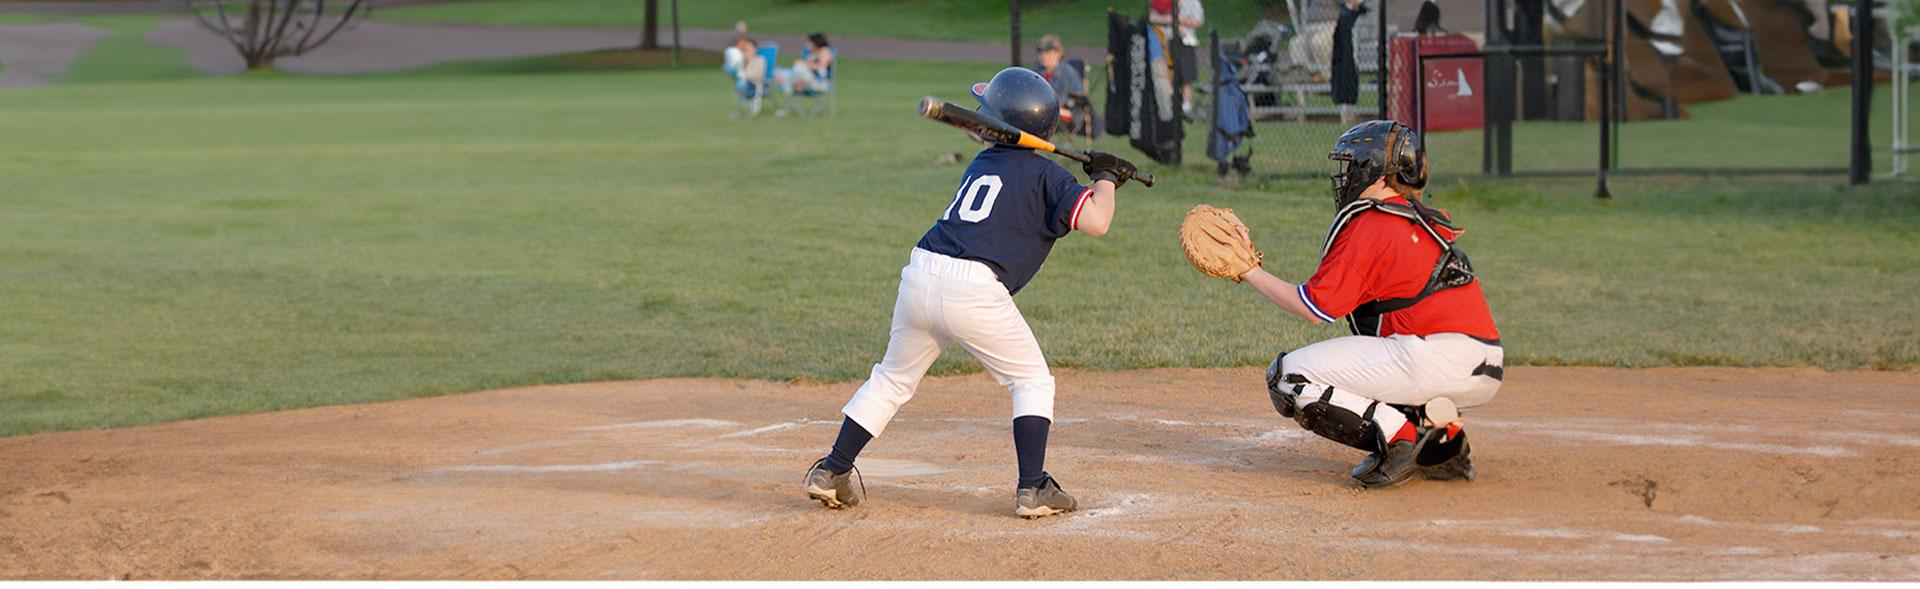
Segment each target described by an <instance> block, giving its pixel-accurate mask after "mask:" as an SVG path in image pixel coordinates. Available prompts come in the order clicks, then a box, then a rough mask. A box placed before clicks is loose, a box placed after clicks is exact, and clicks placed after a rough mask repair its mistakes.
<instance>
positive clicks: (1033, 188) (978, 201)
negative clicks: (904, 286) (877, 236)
mask: <svg viewBox="0 0 1920 589" xmlns="http://www.w3.org/2000/svg"><path fill="white" fill-rule="evenodd" d="M1092 194H1093V191H1092V190H1089V189H1088V188H1087V187H1086V186H1082V185H1081V184H1080V181H1079V180H1078V179H1075V178H1074V177H1073V173H1072V172H1068V171H1067V169H1066V168H1062V167H1060V164H1057V163H1054V162H1053V160H1050V159H1047V157H1046V156H1044V155H1040V154H1039V153H1036V152H1034V151H1033V150H1030V149H1026V148H1021V147H1008V146H1004V145H995V146H993V147H989V148H987V149H985V150H982V151H981V152H980V153H979V155H975V156H973V163H972V164H969V165H968V166H967V173H966V176H964V177H962V178H961V180H960V187H959V188H958V189H956V190H955V192H954V195H953V202H952V203H949V204H948V205H947V208H946V210H944V211H942V212H941V213H940V220H939V221H937V222H935V223H934V224H933V228H932V229H928V230H927V234H926V236H924V237H921V238H920V244H919V248H920V249H923V250H927V251H930V252H933V253H936V254H943V255H947V256H952V257H955V258H960V259H963V260H973V261H976V262H980V263H982V264H986V265H987V267H989V268H992V269H993V274H994V275H995V276H998V277H999V278H1000V284H1003V285H1006V287H1007V292H1008V293H1017V292H1020V288H1021V287H1024V286H1026V285H1027V281H1029V280H1032V279H1033V275H1034V274H1035V273H1037V272H1039V271H1040V264H1041V263H1043V262H1046V261H1047V253H1048V252H1051V251H1053V240H1056V239H1060V238H1061V237H1065V236H1066V235H1067V232H1070V231H1073V230H1074V228H1075V227H1076V225H1078V222H1079V220H1080V208H1081V207H1082V206H1084V205H1085V204H1086V200H1087V197H1089V196H1091V195H1092Z"/></svg>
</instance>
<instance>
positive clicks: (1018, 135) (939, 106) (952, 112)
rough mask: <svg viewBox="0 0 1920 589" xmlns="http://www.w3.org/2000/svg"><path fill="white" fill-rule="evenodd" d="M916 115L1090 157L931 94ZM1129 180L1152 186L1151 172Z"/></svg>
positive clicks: (992, 137)
mask: <svg viewBox="0 0 1920 589" xmlns="http://www.w3.org/2000/svg"><path fill="white" fill-rule="evenodd" d="M920 116H923V117H927V118H929V119H933V120H936V121H940V122H942V123H946V124H949V125H953V126H955V127H959V128H961V129H966V130H968V131H972V132H973V133H974V134H975V135H979V136H980V137H981V138H984V139H986V140H988V141H992V142H994V143H1005V144H1008V145H1018V146H1020V147H1025V148H1028V149H1037V150H1040V151H1046V152H1052V153H1057V154H1060V155H1062V156H1066V158H1067V159H1070V160H1073V161H1076V162H1080V163H1083V164H1084V163H1086V162H1087V161H1088V160H1091V159H1093V158H1092V157H1091V156H1088V155H1087V153H1086V152H1084V151H1080V150H1076V149H1061V148H1059V147H1055V146H1054V145H1053V142H1051V141H1047V140H1045V139H1041V138H1039V137H1036V136H1034V134H1032V133H1028V132H1026V131H1021V130H1019V129H1016V128H1014V127H1013V125H1009V124H1006V123H1005V122H1002V121H999V120H996V119H994V118H993V117H989V116H987V115H983V114H980V113H978V112H974V111H973V110H972V109H968V108H964V107H959V106H954V105H952V104H948V103H947V101H945V100H941V99H938V98H934V97H932V96H928V97H926V98H922V99H920ZM1133 179H1134V180H1137V181H1139V182H1140V184H1141V185H1143V186H1147V187H1152V186H1153V174H1142V173H1135V174H1133Z"/></svg>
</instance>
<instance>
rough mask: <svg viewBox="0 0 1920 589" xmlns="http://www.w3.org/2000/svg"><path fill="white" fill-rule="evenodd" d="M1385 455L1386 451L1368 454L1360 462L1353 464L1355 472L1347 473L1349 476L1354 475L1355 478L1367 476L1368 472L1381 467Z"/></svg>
mask: <svg viewBox="0 0 1920 589" xmlns="http://www.w3.org/2000/svg"><path fill="white" fill-rule="evenodd" d="M1385 456H1386V453H1385V452H1374V453H1372V454H1368V455H1367V457H1366V458H1362V459H1360V463H1359V464H1355V465H1353V472H1350V473H1347V474H1348V476H1352V477H1353V479H1354V480H1360V477H1364V476H1367V473H1370V472H1373V471H1374V469H1377V468H1380V459H1381V458H1382V457H1385Z"/></svg>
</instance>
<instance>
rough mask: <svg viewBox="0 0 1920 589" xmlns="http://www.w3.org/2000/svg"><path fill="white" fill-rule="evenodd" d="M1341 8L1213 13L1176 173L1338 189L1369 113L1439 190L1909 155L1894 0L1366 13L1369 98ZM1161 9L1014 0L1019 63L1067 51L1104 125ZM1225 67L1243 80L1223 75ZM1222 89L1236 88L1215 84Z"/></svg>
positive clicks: (1144, 2) (1273, 3) (1222, 2)
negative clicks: (1418, 149) (1243, 121)
mask: <svg viewBox="0 0 1920 589" xmlns="http://www.w3.org/2000/svg"><path fill="white" fill-rule="evenodd" d="M1909 1H1911V0H1896V3H1897V2H1909ZM1342 3H1344V0H1211V1H1208V0H1202V1H1201V2H1199V3H1198V4H1199V6H1200V8H1201V10H1200V11H1199V13H1200V14H1199V16H1200V21H1201V23H1200V24H1199V26H1198V27H1197V28H1196V29H1195V30H1194V32H1193V35H1192V37H1193V39H1192V41H1193V45H1192V46H1191V51H1192V52H1193V54H1194V58H1195V59H1194V62H1195V66H1194V67H1193V70H1194V71H1193V72H1192V75H1191V77H1188V78H1186V79H1184V80H1182V81H1184V82H1188V83H1190V85H1191V90H1190V91H1183V92H1178V93H1177V94H1178V96H1177V97H1176V100H1178V101H1179V102H1180V103H1182V104H1183V105H1184V106H1188V107H1190V108H1191V112H1190V113H1189V114H1186V115H1185V116H1184V117H1183V122H1182V123H1181V129H1182V130H1183V132H1184V137H1183V140H1182V149H1181V152H1180V157H1179V161H1180V163H1179V165H1181V166H1188V167H1196V168H1204V169H1210V170H1212V171H1214V172H1215V173H1220V174H1224V175H1226V176H1236V175H1241V174H1245V175H1249V176H1257V177H1280V178H1319V177H1324V176H1325V175H1326V174H1327V173H1328V172H1329V171H1330V170H1331V165H1330V164H1329V163H1328V162H1327V161H1326V159H1325V156H1326V152H1327V150H1328V148H1329V147H1330V146H1331V145H1332V142H1333V139H1334V138H1335V137H1336V136H1338V134H1339V133H1340V132H1341V131H1343V130H1344V129H1346V128H1347V127H1348V126H1350V124H1351V123H1354V122H1358V121H1359V120H1368V119H1374V118H1393V119H1395V120H1400V121H1402V122H1406V123H1407V124H1409V125H1411V126H1415V127H1417V128H1421V129H1424V130H1426V131H1427V133H1426V137H1427V140H1428V145H1429V158H1430V165H1431V169H1432V171H1433V175H1434V176H1435V177H1436V178H1437V179H1440V180H1442V181H1444V180H1445V179H1446V178H1449V177H1463V176H1471V175H1492V176H1508V175H1513V176H1529V175H1545V176H1588V177H1593V178H1594V179H1595V181H1596V182H1595V184H1596V193H1598V194H1603V195H1604V194H1605V193H1606V192H1607V188H1606V184H1605V181H1606V178H1607V177H1609V176H1618V175H1741V174H1791V175H1803V176H1815V177H1831V178H1834V179H1835V180H1836V181H1841V180H1844V179H1847V178H1852V179H1853V180H1854V181H1855V182H1857V183H1858V182H1864V181H1865V180H1864V177H1863V176H1862V174H1863V172H1870V171H1871V170H1881V171H1882V174H1880V175H1881V176H1889V175H1899V174H1901V173H1902V172H1904V170H1906V169H1907V168H1908V166H1907V162H1908V160H1909V159H1910V158H1911V157H1913V153H1912V152H1913V151H1914V148H1913V146H1912V144H1911V136H1912V129H1913V127H1914V126H1915V125H1914V122H1913V121H1912V119H1911V117H1909V116H1907V115H1906V113H1907V112H1909V111H1910V110H1911V106H1912V104H1913V102H1915V96H1914V93H1913V92H1912V91H1911V90H1912V85H1913V80H1914V78H1915V77H1920V76H1915V75H1912V74H1914V73H1915V72H1913V71H1912V70H1913V68H1914V66H1913V62H1914V60H1913V59H1912V58H1913V57H1914V55H1913V52H1914V51H1915V50H1916V47H1915V46H1914V39H1915V38H1916V37H1920V34H1917V33H1920V30H1915V29H1914V27H1913V25H1910V24H1905V23H1907V22H1908V21H1906V20H1902V19H1903V18H1904V17H1903V13H1902V12H1901V10H1903V8H1904V7H1903V6H1901V5H1898V4H1886V3H1884V2H1882V3H1881V4H1879V5H1876V6H1874V7H1873V8H1875V9H1876V10H1877V12H1878V13H1879V14H1881V15H1882V16H1883V18H1878V19H1875V18H1872V16H1871V15H1869V14H1864V11H1865V8H1866V6H1865V5H1855V4H1854V3H1852V2H1849V1H1848V0H1663V1H1658V2H1626V1H1623V0H1586V1H1582V0H1366V2H1365V3H1364V6H1365V12H1364V13H1363V14H1361V16H1360V17H1359V18H1357V19H1355V22H1354V23H1353V25H1352V28H1351V30H1350V31H1348V32H1350V34H1351V39H1352V43H1351V45H1350V46H1348V47H1350V49H1349V50H1351V51H1352V52H1353V54H1354V59H1353V60H1352V61H1351V62H1350V63H1351V65H1352V66H1353V67H1352V68H1351V70H1350V71H1352V72H1353V73H1354V74H1355V75H1354V78H1356V81H1357V84H1354V85H1355V86H1357V90H1358V91H1357V92H1353V93H1352V94H1351V95H1350V96H1339V95H1338V94H1339V93H1338V92H1337V91H1336V89H1335V88H1334V87H1333V86H1334V82H1336V81H1337V80H1336V78H1338V77H1341V76H1340V75H1339V73H1338V72H1336V71H1335V70H1336V67H1337V66H1336V63H1335V62H1336V60H1335V59H1334V58H1333V54H1334V53H1335V51H1334V50H1335V47H1334V46H1335V37H1336V35H1340V34H1342V32H1341V31H1339V29H1340V28H1342V25H1343V24H1344V23H1341V22H1340V18H1339V15H1340V12H1341V4H1342ZM1153 4H1154V3H1153V2H1151V1H1150V0H1115V1H1112V2H1108V3H1106V4H1105V5H1104V6H1100V5H1096V4H1090V3H1086V2H1067V1H1055V2H1037V1H1035V0H1027V1H1026V2H1021V1H1018V0H1014V1H1012V2H1010V5H1011V14H1010V16H1011V18H1012V21H1013V22H1014V26H1013V27H1012V28H1011V32H1012V37H1013V38H1012V49H1013V51H1012V53H1013V54H1014V56H1016V57H1017V60H1018V61H1019V62H1020V63H1022V64H1024V65H1034V64H1035V63H1036V62H1037V59H1038V55H1037V52H1036V42H1037V41H1038V40H1039V39H1040V38H1041V37H1043V36H1048V35H1052V36H1057V37H1058V38H1060V39H1061V40H1062V41H1063V42H1064V43H1065V44H1066V46H1067V56H1068V58H1069V59H1072V60H1076V61H1077V62H1079V63H1084V64H1085V69H1084V73H1085V74H1086V78H1087V87H1088V92H1087V96H1086V100H1087V102H1088V103H1090V108H1087V109H1086V110H1085V111H1084V112H1085V113H1086V114H1087V115H1091V116H1095V117H1099V116H1101V115H1103V114H1104V113H1103V112H1102V111H1103V107H1104V105H1106V104H1108V103H1109V101H1110V100H1111V99H1112V96H1110V94H1111V93H1112V92H1111V90H1112V87H1110V85H1109V84H1108V81H1109V80H1111V79H1113V77H1114V74H1113V72H1110V71H1109V67H1108V58H1107V57H1108V45H1109V38H1108V37H1109V32H1110V29H1111V25H1110V17H1109V16H1108V14H1109V13H1111V14H1113V15H1116V16H1118V17H1119V20H1122V21H1126V22H1131V23H1135V24H1147V25H1148V26H1154V22H1153V21H1154V19H1152V18H1151V15H1152V13H1153V12H1154V11H1153V10H1152V8H1154V6H1152V5H1153ZM1193 4H1194V2H1192V1H1191V0H1188V1H1186V2H1182V1H1179V0H1175V1H1173V2H1169V3H1163V4H1162V6H1161V8H1165V9H1169V10H1170V11H1171V16H1172V17H1173V18H1175V19H1178V18H1181V17H1182V16H1186V17H1192V16H1193V15H1192V14H1182V12H1183V9H1187V8H1189V7H1191V6H1192V5H1193ZM1729 9H1731V10H1729ZM1434 12H1437V13H1438V18H1437V19H1435V18H1433V17H1434V16H1435V15H1434V14H1433V13H1434ZM1729 14H1733V15H1737V16H1738V18H1737V19H1736V18H1733V17H1729V16H1727V15H1729ZM1863 17H1865V18H1863ZM1741 19H1744V20H1741ZM1143 21H1146V22H1145V23H1143ZM1728 21H1732V22H1728ZM1160 29H1161V30H1168V31H1169V33H1168V34H1167V35H1166V36H1167V37H1170V39H1167V40H1166V42H1167V43H1168V45H1169V46H1168V48H1167V52H1168V53H1172V52H1177V51H1183V49H1178V48H1175V47H1173V46H1172V45H1173V44H1174V43H1182V42H1184V41H1186V39H1184V38H1183V37H1185V35H1181V34H1179V33H1177V32H1171V29H1168V28H1165V27H1161V28H1160ZM1796 31H1797V32H1798V34H1797V35H1796V34H1795V33H1796ZM1861 31H1868V32H1867V33H1864V34H1863V33H1861ZM1418 33H1425V34H1424V35H1421V34H1418ZM1216 43H1217V45H1216ZM1842 46H1844V47H1842ZM1853 55H1869V56H1870V58H1868V59H1866V60H1855V59H1853V58H1852V56H1853ZM1221 60H1225V61H1221ZM1216 62H1219V63H1216ZM1222 65H1225V66H1227V68H1228V69H1231V70H1234V71H1233V75H1232V76H1216V75H1215V74H1216V73H1219V70H1220V69H1221V68H1219V67H1218V66H1222ZM1856 72H1858V73H1856ZM1123 74H1124V72H1123ZM1223 78H1224V79H1226V80H1232V81H1233V82H1235V83H1237V86H1238V92H1233V91H1232V89H1226V92H1224V93H1223V88H1222V87H1221V81H1222V79H1223ZM1855 81H1861V82H1862V83H1859V84H1855V83H1854V82H1855ZM1182 85H1183V86H1186V85H1188V84H1182ZM1229 85H1232V84H1229ZM1120 87H1121V88H1123V89H1125V86H1124V85H1122V86H1120ZM1223 94H1224V95H1228V96H1230V100H1236V101H1244V102H1245V103H1246V105H1247V108H1246V112H1247V114H1248V115H1249V120H1250V123H1251V124H1250V127H1251V131H1252V133H1251V136H1248V137H1244V138H1243V139H1242V141H1241V142H1240V144H1239V145H1237V146H1236V147H1235V149H1234V150H1232V154H1231V156H1229V157H1226V158H1224V159H1226V160H1227V161H1225V162H1220V161H1216V159H1215V158H1212V157H1209V149H1208V147H1209V141H1208V137H1209V134H1210V133H1211V132H1212V131H1213V129H1214V127H1215V121H1214V113H1215V112H1216V111H1215V106H1216V100H1218V99H1219V97H1220V96H1222V95H1223ZM1343 103H1345V104H1343ZM1856 113H1858V114H1856ZM1081 131H1082V132H1081V133H1080V134H1078V135H1075V136H1072V137H1067V138H1064V140H1063V142H1065V143H1069V144H1077V145H1081V146H1093V147H1097V148H1100V149H1106V150H1115V151H1121V152H1131V153H1133V154H1134V155H1135V156H1136V157H1139V156H1141V155H1142V154H1141V152H1140V151H1139V150H1134V149H1131V148H1130V147H1129V143H1130V141H1129V137H1128V136H1126V134H1125V131H1126V130H1120V131H1121V134H1115V133H1114V132H1113V130H1111V129H1099V130H1098V131H1099V132H1098V133H1093V134H1089V133H1090V132H1092V131H1095V129H1088V128H1084V127H1083V128H1082V129H1081ZM1215 155H1218V154H1217V153H1216V154H1215ZM1156 165H1160V166H1165V165H1169V164H1166V163H1160V164H1156Z"/></svg>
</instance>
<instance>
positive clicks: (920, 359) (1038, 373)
mask: <svg viewBox="0 0 1920 589" xmlns="http://www.w3.org/2000/svg"><path fill="white" fill-rule="evenodd" d="M892 334H893V336H892V339H890V340H888V342H887V355H886V357H885V358H882V359H881V360H880V363H879V364H875V365H873V373H872V374H871V375H870V376H868V377H867V382H866V383H865V384H862V385H860V390H859V391H858V392H855V393H854V394H853V400H850V401H847V405H846V407H843V408H841V410H840V411H841V412H842V413H845V414H846V416H847V417H848V418H851V419H853V421H854V422H855V423H858V424H860V427H862V428H865V429H866V430H867V432H868V433H871V434H873V435H874V436H876V437H878V436H879V435H880V433H881V432H882V431H885V430H886V428H887V422H889V421H892V420H893V415H894V413H896V412H898V411H899V410H900V406H901V405H904V404H906V402H907V400H909V399H912V398H913V391H914V389H915V388H917V387H919V385H920V377H922V376H925V375H926V373H927V368H928V367H931V366H932V365H933V361H934V360H935V359H937V358H939V357H940V352H941V351H942V350H945V349H946V348H947V346H949V345H951V344H955V343H957V344H960V346H961V347H963V348H966V350H967V352H968V353H970V354H972V355H973V357H974V359H975V360H978V361H980V365H981V366H983V367H985V368H986V369H987V373H988V374H990V375H993V379H994V380H995V381H998V382H999V383H1000V384H1001V385H1002V386H1005V387H1007V389H1008V390H1009V391H1011V392H1012V393H1013V416H1014V417H1015V418H1018V417H1022V416H1027V415H1036V416H1040V417H1045V418H1047V419H1049V420H1051V419H1053V374H1052V372H1050V371H1049V370H1048V369H1047V360H1046V357H1045V356H1043V355H1041V353H1040V342H1038V341H1036V340H1034V339H1033V330H1032V329H1030V328H1028V327H1027V320H1026V318H1025V317H1022V316H1021V315H1020V309H1019V308H1017V307H1015V306H1014V305H1013V296H1012V295H1010V294H1007V288H1006V286H1004V285H1002V284H1000V280H999V279H998V278H996V277H995V276H994V275H993V269H991V268H988V267H987V266H986V265H985V264H981V263H979V262H975V261H972V260H962V259H958V258H953V257H949V256H943V255H940V254H936V253H933V252H930V251H926V250H923V249H919V248H914V250H913V255H912V257H911V258H910V260H909V262H908V264H907V267H906V268H905V269H902V270H901V271H900V294H899V296H898V298H896V299H895V300H894V303H893V330H892Z"/></svg>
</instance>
